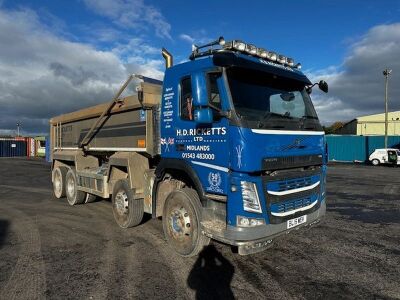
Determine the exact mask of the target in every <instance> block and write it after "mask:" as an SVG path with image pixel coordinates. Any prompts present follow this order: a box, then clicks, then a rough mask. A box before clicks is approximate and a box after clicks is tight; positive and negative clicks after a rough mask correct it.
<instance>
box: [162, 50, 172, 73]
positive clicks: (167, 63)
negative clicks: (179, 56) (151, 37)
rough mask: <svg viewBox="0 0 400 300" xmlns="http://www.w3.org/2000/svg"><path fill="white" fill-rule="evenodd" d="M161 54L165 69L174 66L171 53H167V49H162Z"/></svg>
mask: <svg viewBox="0 0 400 300" xmlns="http://www.w3.org/2000/svg"><path fill="white" fill-rule="evenodd" d="M161 54H162V56H163V57H164V59H165V67H166V68H167V69H168V68H170V67H172V66H173V64H174V58H173V57H172V55H171V53H169V52H168V50H167V49H165V48H162V50H161Z"/></svg>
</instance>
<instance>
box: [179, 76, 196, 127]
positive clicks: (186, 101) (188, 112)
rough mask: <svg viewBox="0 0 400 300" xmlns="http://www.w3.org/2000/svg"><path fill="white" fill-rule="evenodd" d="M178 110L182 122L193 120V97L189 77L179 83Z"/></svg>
mask: <svg viewBox="0 0 400 300" xmlns="http://www.w3.org/2000/svg"><path fill="white" fill-rule="evenodd" d="M180 101H181V103H180V109H181V119H182V120H188V121H192V120H193V112H194V110H193V97H192V83H191V80H190V77H185V78H183V79H182V81H181V97H180Z"/></svg>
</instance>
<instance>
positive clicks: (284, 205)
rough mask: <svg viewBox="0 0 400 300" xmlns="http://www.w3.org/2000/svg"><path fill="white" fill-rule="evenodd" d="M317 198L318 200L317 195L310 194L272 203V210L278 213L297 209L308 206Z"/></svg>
mask: <svg viewBox="0 0 400 300" xmlns="http://www.w3.org/2000/svg"><path fill="white" fill-rule="evenodd" d="M315 200H316V198H315V197H312V196H308V197H305V198H302V199H295V200H291V201H286V202H281V203H276V204H272V205H271V211H272V212H278V213H283V212H289V211H292V210H295V209H299V208H302V207H306V206H308V205H310V204H311V203H313V202H314V201H315Z"/></svg>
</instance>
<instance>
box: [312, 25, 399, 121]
mask: <svg viewBox="0 0 400 300" xmlns="http://www.w3.org/2000/svg"><path fill="white" fill-rule="evenodd" d="M399 58H400V23H395V24H388V25H380V26H376V27H373V28H372V29H370V30H369V31H368V32H367V33H366V34H365V35H364V36H363V37H361V38H360V39H359V40H358V41H357V42H355V43H354V44H353V45H352V46H351V47H350V49H349V53H348V55H347V57H346V58H345V59H344V61H343V64H342V65H341V66H338V67H337V68H330V69H328V70H321V71H318V72H314V73H313V72H311V74H310V75H311V77H312V78H314V79H315V80H317V79H322V78H326V79H327V81H328V83H329V88H330V91H329V94H328V95H322V94H321V93H318V92H317V93H316V95H314V102H315V104H316V107H317V111H318V112H319V114H320V119H321V120H322V121H323V122H326V123H329V122H334V121H337V120H342V121H346V120H350V119H353V118H355V117H357V116H361V115H366V114H373V113H380V112H383V110H384V76H383V75H382V71H383V70H384V69H385V68H386V67H388V68H390V69H393V73H392V75H391V76H390V79H389V108H390V110H399V109H400V101H399V100H400V85H399V82H400V60H399Z"/></svg>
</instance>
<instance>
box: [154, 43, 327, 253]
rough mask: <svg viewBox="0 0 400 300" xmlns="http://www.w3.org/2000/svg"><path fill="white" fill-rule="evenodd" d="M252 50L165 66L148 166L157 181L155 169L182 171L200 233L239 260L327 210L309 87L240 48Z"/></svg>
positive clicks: (288, 66) (289, 67)
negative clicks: (156, 143)
mask: <svg viewBox="0 0 400 300" xmlns="http://www.w3.org/2000/svg"><path fill="white" fill-rule="evenodd" d="M252 47H254V46H252V45H247V44H244V43H242V42H240V41H233V42H231V43H230V44H229V46H228V47H226V46H225V47H223V48H222V50H219V51H210V52H205V53H201V52H200V51H197V52H195V53H194V54H192V56H191V58H192V60H190V61H188V62H186V63H183V64H180V65H177V66H173V67H170V68H168V69H167V70H166V73H165V79H164V83H163V98H162V104H161V123H160V126H161V164H160V165H159V168H157V170H156V174H157V176H158V177H159V178H161V177H162V176H163V175H162V173H163V172H162V171H161V170H162V169H163V168H165V169H168V168H171V169H175V168H179V169H180V170H182V171H183V172H185V174H190V178H191V182H193V184H192V185H193V187H195V189H196V191H197V193H198V194H199V197H200V200H201V202H202V207H203V208H202V210H203V213H202V221H201V222H200V223H201V227H202V233H203V234H205V235H206V236H208V237H210V238H214V239H217V240H220V241H223V242H226V243H229V244H231V245H237V246H239V253H241V254H248V253H252V252H257V251H260V250H261V249H263V248H265V247H267V246H268V245H269V244H270V243H271V242H272V240H273V239H274V238H275V237H276V236H279V235H281V234H283V233H286V232H288V231H291V230H292V229H293V228H296V229H297V228H299V227H302V226H307V225H310V224H314V223H316V222H318V221H319V220H320V219H321V217H322V216H323V215H324V214H325V205H326V204H325V197H326V196H325V182H326V162H327V157H326V142H325V137H324V132H323V130H322V127H321V124H320V122H319V120H318V117H317V114H316V112H315V109H314V107H313V104H312V102H311V99H310V91H311V90H310V86H312V83H311V82H310V81H309V79H307V77H306V76H305V75H304V74H303V73H301V71H300V70H299V68H298V67H294V63H293V60H291V59H287V58H286V57H284V56H282V55H277V54H275V53H271V52H268V53H267V55H268V56H269V57H270V58H271V59H266V58H263V57H261V56H260V55H257V52H255V53H254V54H251V53H250V51H246V49H248V48H252ZM241 48H243V49H244V51H240V50H238V49H241ZM261 51H262V50H261ZM278 58H280V59H281V60H280V61H281V63H279V62H277V61H276V59H278ZM274 59H275V60H274ZM323 84H324V83H322V85H323ZM167 214H168V213H167ZM177 215H179V213H178V214H177ZM171 222H172V224H174V222H175V221H174V220H173V219H171ZM171 228H172V231H174V230H175V229H174V226H172V225H171ZM179 230H180V229H179V228H177V232H179ZM177 232H174V233H173V234H172V233H171V236H173V235H174V234H176V233H177ZM167 234H168V233H167Z"/></svg>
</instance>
